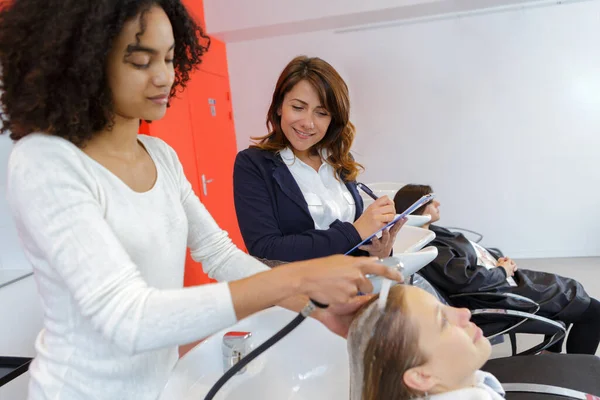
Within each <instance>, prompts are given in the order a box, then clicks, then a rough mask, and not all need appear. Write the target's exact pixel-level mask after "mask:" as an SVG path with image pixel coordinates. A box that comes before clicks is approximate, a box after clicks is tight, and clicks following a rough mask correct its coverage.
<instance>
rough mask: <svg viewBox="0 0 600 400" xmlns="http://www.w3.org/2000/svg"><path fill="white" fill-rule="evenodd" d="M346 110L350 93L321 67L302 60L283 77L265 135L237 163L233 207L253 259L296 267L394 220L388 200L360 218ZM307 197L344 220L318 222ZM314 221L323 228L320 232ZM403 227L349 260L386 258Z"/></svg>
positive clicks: (351, 244) (351, 133) (347, 246)
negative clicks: (375, 257) (287, 262)
mask: <svg viewBox="0 0 600 400" xmlns="http://www.w3.org/2000/svg"><path fill="white" fill-rule="evenodd" d="M349 110H350V104H349V96H348V88H347V86H346V84H345V82H344V81H343V79H342V78H341V77H340V76H339V74H338V73H337V71H335V69H334V68H333V67H332V66H331V65H329V64H328V63H326V62H325V61H323V60H321V59H318V58H308V57H305V56H301V57H297V58H295V59H294V60H292V61H291V62H290V63H289V64H288V66H287V67H286V68H285V69H284V70H283V72H282V74H281V76H280V77H279V80H278V82H277V85H276V88H275V92H274V93H273V100H272V103H271V106H270V108H269V112H268V115H267V127H268V129H269V134H267V135H266V136H263V137H259V138H253V139H254V140H256V141H257V142H256V144H255V145H253V146H251V147H250V148H249V149H247V150H244V151H241V152H240V153H238V155H237V157H236V160H235V167H234V199H235V208H236V213H237V218H238V222H239V226H240V230H241V233H242V236H243V238H244V242H245V244H246V247H247V248H248V251H249V253H250V254H251V255H253V256H256V257H259V258H263V259H268V260H280V261H297V260H305V259H309V258H314V257H320V256H325V255H332V254H344V253H346V252H347V251H349V250H350V249H352V248H353V247H354V246H356V245H357V244H358V243H360V242H361V241H362V240H363V239H364V238H366V237H368V236H370V235H371V234H373V233H374V232H376V231H377V230H379V229H381V228H382V227H383V226H385V225H386V224H387V223H388V222H389V221H391V220H392V219H393V218H394V217H395V208H394V204H393V202H392V201H391V199H389V198H388V197H387V196H385V197H382V198H380V199H378V200H377V201H375V202H374V203H373V204H372V205H371V206H369V207H368V208H367V209H366V210H365V212H364V213H363V202H362V199H361V197H360V195H359V193H358V190H357V186H356V176H357V175H358V172H359V170H360V169H361V168H362V167H361V165H360V164H358V163H356V162H355V161H354V159H353V157H352V155H351V154H350V147H351V145H352V141H353V139H354V126H353V125H352V123H351V122H350V120H349ZM319 178H321V180H322V181H324V184H321V183H320V182H319V181H318V180H319ZM331 196H333V197H331ZM307 198H310V199H314V198H316V199H317V200H316V201H317V204H322V207H324V208H327V207H328V206H332V207H330V210H331V209H333V210H338V211H337V214H339V215H344V217H345V218H343V219H344V220H340V219H339V218H334V216H335V215H336V211H334V212H333V213H332V215H333V216H332V217H330V220H327V216H326V217H324V219H323V218H321V217H322V213H321V214H319V212H320V210H319V209H318V207H317V211H315V208H314V206H313V208H312V210H311V209H310V208H309V205H308V203H307ZM332 199H335V203H336V204H335V205H332V204H331V203H333V202H334V201H333V200H332ZM311 204H313V203H311ZM311 212H312V213H311ZM315 212H316V213H317V214H315ZM315 218H319V222H320V223H323V221H326V222H325V224H326V225H327V226H325V227H323V226H321V227H320V228H318V227H317V223H316V219H315ZM401 226H402V224H401V223H398V224H395V225H394V227H392V228H391V229H390V230H389V231H385V232H384V234H383V236H382V237H381V239H375V240H373V242H372V244H371V245H369V246H363V247H361V249H362V251H361V250H358V251H356V252H355V253H353V255H368V254H371V255H373V256H378V257H383V256H387V255H389V254H390V253H391V249H392V245H393V242H394V240H395V236H396V233H397V232H398V230H399V229H400V228H401Z"/></svg>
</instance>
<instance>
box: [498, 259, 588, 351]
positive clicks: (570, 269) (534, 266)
mask: <svg viewBox="0 0 600 400" xmlns="http://www.w3.org/2000/svg"><path fill="white" fill-rule="evenodd" d="M515 262H516V263H517V266H518V267H519V268H522V269H531V270H539V271H545V272H551V273H555V274H558V275H563V276H568V277H570V278H574V279H577V280H578V281H579V282H581V283H582V284H583V286H584V287H585V289H586V291H587V292H588V294H589V295H590V296H592V297H595V298H597V299H600V257H587V258H547V259H527V260H515ZM517 338H518V339H517V343H518V346H519V349H521V350H524V349H526V348H529V347H532V346H534V345H535V344H537V343H539V342H540V338H541V337H540V336H537V335H525V334H522V335H518V336H517ZM507 339H508V338H507ZM510 354H511V353H510V345H509V342H508V340H505V342H504V343H501V344H498V345H496V346H494V347H493V350H492V358H497V357H505V356H510ZM596 355H598V356H600V351H597V352H596Z"/></svg>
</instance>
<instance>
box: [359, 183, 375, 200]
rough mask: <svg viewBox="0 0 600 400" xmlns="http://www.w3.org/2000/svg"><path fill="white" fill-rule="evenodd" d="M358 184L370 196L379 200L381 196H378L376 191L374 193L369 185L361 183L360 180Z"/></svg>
mask: <svg viewBox="0 0 600 400" xmlns="http://www.w3.org/2000/svg"><path fill="white" fill-rule="evenodd" d="M356 186H357V187H358V188H359V189H360V190H362V191H363V192H365V193H366V194H367V195H368V196H369V197H370V198H372V199H373V200H377V199H378V198H379V197H377V196H376V195H375V193H373V191H372V190H371V189H369V187H368V186H367V185H365V184H364V183H360V182H358V183H357V184H356Z"/></svg>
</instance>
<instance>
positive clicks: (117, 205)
mask: <svg viewBox="0 0 600 400" xmlns="http://www.w3.org/2000/svg"><path fill="white" fill-rule="evenodd" d="M139 140H140V141H141V143H142V144H143V145H144V147H145V148H146V149H147V151H148V153H149V154H150V156H151V157H152V159H153V161H154V163H155V165H156V169H157V179H156V183H155V185H154V186H153V187H152V189H151V190H149V191H147V192H144V193H139V192H135V191H133V190H132V189H131V188H129V186H127V185H126V184H125V183H124V182H123V181H121V180H120V179H119V178H117V177H116V176H115V175H114V174H112V173H111V172H110V171H109V170H107V169H106V168H105V167H103V166H102V165H101V164H99V163H97V162H96V161H94V160H93V159H92V158H90V157H89V156H87V155H86V154H85V153H84V152H82V151H81V150H80V149H79V148H77V147H76V146H75V145H73V144H71V143H70V142H69V141H67V140H64V139H62V138H59V137H55V136H49V135H44V134H32V135H29V136H27V137H25V138H23V139H21V140H20V141H18V142H17V143H16V145H15V147H14V148H13V151H12V153H11V155H10V158H9V163H8V185H7V193H8V200H9V205H10V207H11V210H12V212H13V215H14V218H15V221H16V226H17V230H18V233H19V237H20V239H21V242H22V244H23V246H24V250H25V254H26V256H27V258H28V259H29V261H30V262H31V264H32V266H33V269H34V273H35V279H36V282H37V286H38V289H39V293H40V295H41V300H42V306H43V309H44V312H45V316H44V328H43V330H42V331H41V332H40V334H39V336H38V338H37V340H36V351H37V355H36V357H35V360H34V361H33V363H32V364H31V367H30V374H31V380H30V385H29V399H30V400H83V399H85V400H89V399H103V400H117V399H136V400H138V399H139V400H146V399H147V400H154V399H156V397H157V396H158V395H159V393H160V391H161V390H162V388H163V387H164V385H165V383H166V381H167V379H168V376H169V373H170V372H171V370H172V368H173V366H174V364H175V362H176V361H177V356H178V354H177V345H179V344H184V343H189V342H193V341H194V340H198V339H200V338H203V337H206V336H208V335H210V334H211V333H214V332H216V331H218V330H220V329H223V328H226V327H227V326H230V325H232V324H234V323H235V322H236V316H235V312H234V308H233V304H232V299H231V294H230V291H229V286H228V284H227V283H226V282H224V283H217V284H210V285H203V286H199V287H193V288H182V286H183V272H184V264H185V255H186V247H189V248H190V249H191V254H192V257H193V258H194V260H196V261H199V262H202V266H203V268H204V271H205V272H207V273H208V274H209V276H211V277H213V278H215V279H217V280H219V281H231V280H236V279H240V278H243V277H246V276H249V275H252V274H255V273H257V272H260V271H265V270H267V269H268V268H267V267H266V266H264V265H263V264H261V263H259V262H258V261H256V260H255V259H253V258H252V257H250V256H248V255H247V254H245V253H243V252H242V251H241V250H239V249H237V248H236V247H235V246H234V245H233V243H232V242H231V241H230V239H229V238H228V236H227V233H226V232H224V231H222V230H221V229H219V227H218V226H217V224H216V223H215V221H214V220H213V219H212V217H211V216H210V214H209V213H208V212H207V210H206V209H205V208H204V206H203V205H202V204H201V202H200V201H199V199H198V197H197V196H196V195H195V194H194V192H193V191H192V188H191V185H190V183H189V182H188V181H187V179H186V178H185V176H184V173H183V168H182V166H181V164H180V162H179V160H178V158H177V155H176V154H175V152H174V151H173V149H171V148H170V147H169V146H168V145H167V144H165V143H164V142H163V141H161V140H160V139H156V138H152V137H148V136H142V135H141V136H139Z"/></svg>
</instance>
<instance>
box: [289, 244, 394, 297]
mask: <svg viewBox="0 0 600 400" xmlns="http://www.w3.org/2000/svg"><path fill="white" fill-rule="evenodd" d="M285 269H286V270H287V271H289V273H291V274H293V275H295V278H296V282H297V285H298V288H299V289H300V291H301V292H302V294H305V295H307V296H308V297H310V298H311V299H314V300H316V301H318V302H319V303H323V304H328V305H335V304H346V303H348V302H350V301H352V299H353V298H354V297H356V295H357V294H358V292H363V293H371V292H372V291H373V285H372V284H371V281H369V280H368V279H367V278H366V276H365V275H367V274H375V275H380V276H383V277H386V278H388V279H391V280H394V281H397V282H402V281H403V277H402V274H400V272H398V271H395V270H393V269H390V268H388V267H386V266H385V265H383V264H380V263H379V262H378V261H377V258H375V257H350V256H342V255H335V256H329V257H325V258H319V259H315V260H308V261H299V262H295V263H292V264H288V265H287V266H285Z"/></svg>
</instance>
